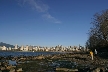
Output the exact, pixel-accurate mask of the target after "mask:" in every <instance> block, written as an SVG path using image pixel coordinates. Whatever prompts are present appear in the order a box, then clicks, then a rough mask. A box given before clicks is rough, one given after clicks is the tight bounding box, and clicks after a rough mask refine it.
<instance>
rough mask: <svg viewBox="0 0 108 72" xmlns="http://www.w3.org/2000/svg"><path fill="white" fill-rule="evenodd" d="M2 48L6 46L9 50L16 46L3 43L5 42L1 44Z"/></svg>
mask: <svg viewBox="0 0 108 72" xmlns="http://www.w3.org/2000/svg"><path fill="white" fill-rule="evenodd" d="M0 46H6V47H7V48H9V47H11V48H14V47H15V46H14V45H11V44H7V43H3V42H0Z"/></svg>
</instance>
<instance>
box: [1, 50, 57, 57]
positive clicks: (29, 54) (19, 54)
mask: <svg viewBox="0 0 108 72" xmlns="http://www.w3.org/2000/svg"><path fill="white" fill-rule="evenodd" d="M42 54H43V55H49V54H59V52H13V51H0V56H10V55H11V56H21V55H24V56H37V55H42Z"/></svg>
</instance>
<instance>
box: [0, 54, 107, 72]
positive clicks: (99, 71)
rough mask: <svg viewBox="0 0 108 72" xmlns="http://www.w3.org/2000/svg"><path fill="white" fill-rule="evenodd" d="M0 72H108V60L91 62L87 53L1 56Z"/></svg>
mask: <svg viewBox="0 0 108 72" xmlns="http://www.w3.org/2000/svg"><path fill="white" fill-rule="evenodd" d="M9 61H11V62H14V63H13V64H12V63H9ZM0 72H108V59H103V58H100V57H99V56H94V60H91V57H90V55H89V54H87V53H60V54H52V55H39V56H23V55H22V56H19V57H17V56H14V57H13V56H7V57H2V56H0Z"/></svg>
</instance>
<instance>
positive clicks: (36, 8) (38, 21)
mask: <svg viewBox="0 0 108 72" xmlns="http://www.w3.org/2000/svg"><path fill="white" fill-rule="evenodd" d="M107 3H108V1H107V0H104V1H102V0H95V1H94V0H89V1H86V0H82V1H79V0H62V1H61V0H54V1H53V0H0V42H5V43H8V44H12V45H15V44H18V45H38V46H56V45H63V46H74V45H75V46H78V45H79V44H80V45H81V46H84V45H85V43H86V40H87V38H88V35H87V33H88V32H89V31H88V30H89V29H90V27H91V26H92V25H91V24H90V23H91V21H92V18H93V15H94V14H95V13H97V12H101V11H102V10H105V9H107V8H108V7H107V5H108V4H107Z"/></svg>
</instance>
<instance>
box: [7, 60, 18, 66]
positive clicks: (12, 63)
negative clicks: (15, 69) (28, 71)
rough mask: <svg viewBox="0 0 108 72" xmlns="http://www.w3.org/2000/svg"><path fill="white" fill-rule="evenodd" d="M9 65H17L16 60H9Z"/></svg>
mask: <svg viewBox="0 0 108 72" xmlns="http://www.w3.org/2000/svg"><path fill="white" fill-rule="evenodd" d="M9 65H17V63H16V61H12V60H9Z"/></svg>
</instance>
